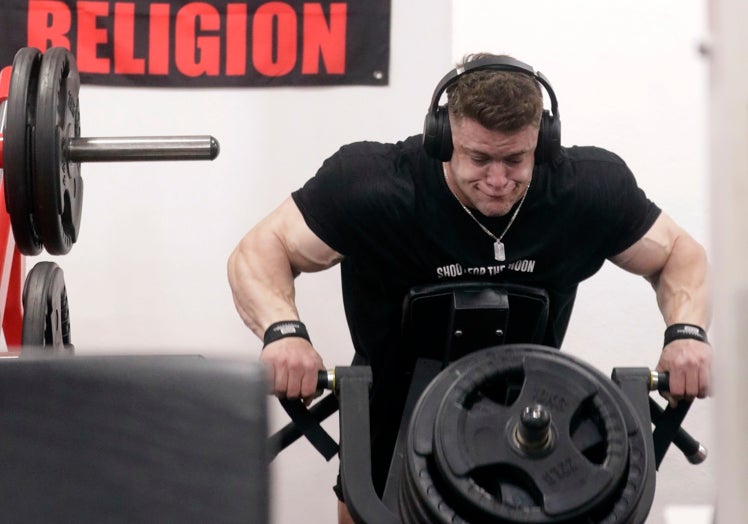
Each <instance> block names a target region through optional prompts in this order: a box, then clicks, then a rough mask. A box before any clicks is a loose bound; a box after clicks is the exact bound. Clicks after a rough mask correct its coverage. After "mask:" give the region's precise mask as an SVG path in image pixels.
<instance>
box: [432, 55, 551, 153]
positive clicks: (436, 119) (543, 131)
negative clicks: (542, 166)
mask: <svg viewBox="0 0 748 524" xmlns="http://www.w3.org/2000/svg"><path fill="white" fill-rule="evenodd" d="M480 69H491V70H495V71H509V72H517V73H521V74H525V75H528V76H530V77H532V78H534V79H535V80H536V81H537V82H538V83H539V84H540V85H542V86H543V88H545V90H546V92H547V93H548V98H549V99H550V102H551V111H550V112H548V111H547V110H544V111H543V116H542V118H541V122H540V132H539V134H538V147H537V150H536V162H547V161H553V160H555V159H556V158H557V155H558V153H559V150H560V147H561V120H560V118H559V113H558V101H557V99H556V94H555V93H554V92H553V88H552V87H551V83H550V82H549V81H548V79H547V78H546V77H545V75H543V73H541V72H540V71H535V69H533V68H532V66H530V65H528V64H526V63H524V62H520V61H519V60H516V59H514V58H511V57H484V58H479V59H477V60H471V61H469V62H466V63H465V64H463V65H462V66H460V67H457V68H455V69H453V70H452V71H450V72H449V73H447V74H446V75H445V76H444V78H442V79H441V80H440V81H439V83H438V84H437V86H436V89H435V90H434V94H433V95H432V97H431V103H430V104H429V111H428V113H427V115H426V120H425V122H424V133H423V145H424V148H425V149H426V152H427V153H428V154H429V155H430V156H432V157H434V158H438V159H440V160H442V161H444V162H446V161H448V160H449V159H450V158H451V157H452V132H451V129H450V126H449V116H448V112H447V108H446V106H439V100H440V99H441V97H442V95H443V94H444V92H445V91H447V89H449V87H450V86H452V85H453V84H455V83H456V82H457V79H458V78H459V77H460V76H462V75H464V74H466V73H470V72H473V71H477V70H480Z"/></svg>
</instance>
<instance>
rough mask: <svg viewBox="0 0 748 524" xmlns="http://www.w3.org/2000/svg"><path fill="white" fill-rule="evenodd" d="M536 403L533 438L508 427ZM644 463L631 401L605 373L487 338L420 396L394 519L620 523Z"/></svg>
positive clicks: (549, 352)
mask: <svg viewBox="0 0 748 524" xmlns="http://www.w3.org/2000/svg"><path fill="white" fill-rule="evenodd" d="M538 404H540V405H541V406H543V410H544V411H545V412H546V413H547V414H550V417H549V420H550V423H549V424H548V426H547V428H546V429H547V434H546V436H547V440H539V441H538V442H539V443H540V444H541V445H539V446H536V445H535V444H537V443H534V444H533V445H529V444H528V443H527V442H524V441H523V439H522V438H519V435H521V434H522V429H523V426H522V425H523V424H525V423H526V421H525V419H523V418H522V417H523V413H522V412H523V410H524V409H525V408H526V407H528V406H536V405H538ZM646 461H647V457H646V442H645V440H644V435H643V432H642V430H641V428H639V427H638V423H637V419H636V416H635V415H634V414H633V408H632V407H631V405H630V403H629V402H628V401H627V400H626V399H625V397H624V396H623V395H622V393H621V392H620V390H619V389H618V388H617V387H616V386H615V385H614V384H612V382H611V381H610V380H609V379H607V377H605V376H604V375H602V374H601V373H599V372H598V371H597V370H595V369H594V368H592V367H591V366H589V365H587V364H584V363H583V362H581V361H579V360H577V359H574V358H572V357H570V356H569V355H566V354H562V353H560V352H559V351H557V350H554V349H550V348H545V347H543V346H532V345H507V346H497V347H495V348H489V349H487V350H484V351H480V352H477V353H474V354H471V355H469V356H467V357H464V358H462V359H460V360H459V361H457V362H455V363H454V364H452V365H450V366H449V367H448V368H446V369H445V370H444V371H442V373H440V374H439V375H438V376H437V377H436V378H435V379H434V380H433V381H432V383H431V384H430V385H429V387H428V388H427V389H426V390H425V391H424V393H423V395H422V396H421V398H420V400H419V402H418V404H417V406H416V409H415V410H414V414H413V417H412V419H411V425H410V428H409V433H408V447H407V448H406V454H405V468H404V471H405V473H404V478H403V481H402V483H401V492H400V507H401V513H402V514H403V517H404V521H405V522H424V521H427V522H516V523H519V522H522V523H562V522H563V523H571V522H612V521H615V522H629V521H630V519H631V516H632V514H633V513H634V511H635V510H636V509H637V504H638V502H639V500H640V499H641V496H642V494H643V492H644V490H645V489H646V487H647V486H646V485H645V477H644V471H645V470H646V467H645V466H646ZM650 488H651V489H653V488H654V486H650ZM411 519H412V520H411Z"/></svg>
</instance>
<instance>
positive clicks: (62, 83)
mask: <svg viewBox="0 0 748 524" xmlns="http://www.w3.org/2000/svg"><path fill="white" fill-rule="evenodd" d="M79 91H80V77H79V76H78V70H77V67H76V64H75V58H74V57H73V55H72V54H71V53H70V52H69V51H68V50H67V49H64V48H62V47H53V48H51V49H49V50H47V52H45V53H44V56H43V58H42V63H41V69H40V72H39V91H38V93H37V98H36V127H35V129H34V142H35V143H34V149H35V152H34V153H35V154H34V170H33V181H34V216H35V218H36V222H37V227H38V229H39V233H40V235H41V238H42V242H43V243H44V247H45V248H46V250H47V251H48V252H49V253H51V254H53V255H64V254H66V253H68V252H69V251H70V249H71V248H72V247H73V244H74V243H75V241H76V240H77V239H78V230H79V228H80V219H81V209H82V205H83V179H82V178H81V176H80V164H79V163H75V162H68V161H67V159H66V157H65V154H64V148H65V145H66V143H67V141H68V140H70V139H71V138H75V137H78V136H80V108H79V105H78V92H79Z"/></svg>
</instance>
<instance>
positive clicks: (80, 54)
mask: <svg viewBox="0 0 748 524" xmlns="http://www.w3.org/2000/svg"><path fill="white" fill-rule="evenodd" d="M107 16H109V3H108V2H78V44H77V47H76V50H77V53H76V59H77V61H78V69H80V70H81V71H85V72H86V73H109V71H111V64H110V60H109V59H108V58H99V57H97V55H96V48H97V46H98V45H99V44H105V43H107V41H108V40H109V38H108V37H109V35H108V34H107V30H106V29H100V28H99V27H97V25H96V19H97V18H105V17H107Z"/></svg>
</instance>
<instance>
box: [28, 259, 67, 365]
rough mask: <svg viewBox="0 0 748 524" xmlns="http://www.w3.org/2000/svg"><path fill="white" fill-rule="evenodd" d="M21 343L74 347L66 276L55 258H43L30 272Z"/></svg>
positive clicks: (57, 350) (63, 349)
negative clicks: (50, 260) (51, 259)
mask: <svg viewBox="0 0 748 524" xmlns="http://www.w3.org/2000/svg"><path fill="white" fill-rule="evenodd" d="M21 344H22V346H24V348H25V347H32V348H44V350H45V351H46V350H49V351H50V352H53V353H67V352H70V351H71V350H72V349H73V345H72V343H71V341H70V311H69V309H68V298H67V290H66V288H65V278H64V274H63V272H62V269H61V268H60V267H59V266H58V265H57V264H55V263H54V262H39V263H37V264H36V265H35V266H34V267H33V268H31V271H29V274H28V275H27V276H26V281H25V282H24V285H23V331H22V335H21Z"/></svg>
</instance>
